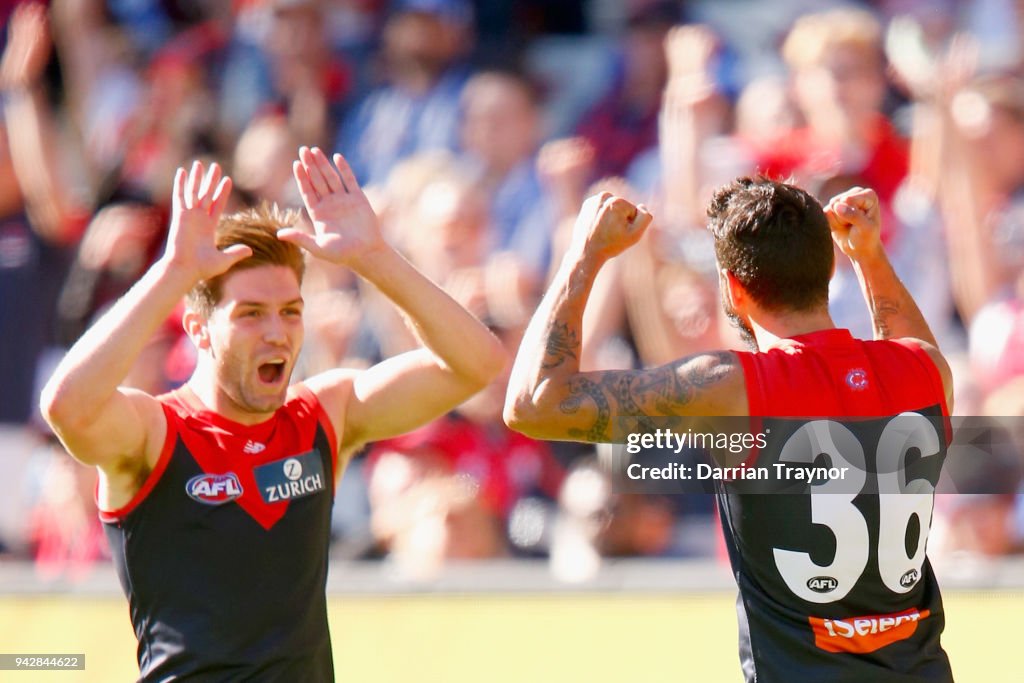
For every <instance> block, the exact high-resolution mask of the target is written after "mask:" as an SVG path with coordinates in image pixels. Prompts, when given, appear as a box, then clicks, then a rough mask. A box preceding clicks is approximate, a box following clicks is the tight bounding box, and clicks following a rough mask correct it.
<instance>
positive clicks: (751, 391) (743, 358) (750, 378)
mask: <svg viewBox="0 0 1024 683" xmlns="http://www.w3.org/2000/svg"><path fill="white" fill-rule="evenodd" d="M733 353H734V354H736V357H737V358H739V359H740V365H741V366H742V368H743V384H744V387H745V389H746V392H747V414H749V415H750V416H751V417H754V416H756V417H763V415H762V408H763V407H764V402H763V401H762V400H761V382H760V381H758V379H759V378H758V373H757V365H756V363H755V362H754V355H753V354H752V353H747V352H746V351H733Z"/></svg>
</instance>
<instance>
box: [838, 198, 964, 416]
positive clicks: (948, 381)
mask: <svg viewBox="0 0 1024 683" xmlns="http://www.w3.org/2000/svg"><path fill="white" fill-rule="evenodd" d="M825 215H826V216H827V217H828V223H829V227H830V228H831V229H832V239H833V240H835V243H836V244H837V245H838V246H839V249H840V250H841V251H842V252H843V253H844V254H846V256H847V257H849V259H850V261H852V262H853V269H854V272H856V273H857V279H858V280H859V281H860V287H861V291H862V292H863V293H864V300H865V301H866V302H867V305H868V309H869V310H870V311H871V322H872V325H873V326H874V329H875V339H899V338H903V339H909V340H913V341H914V342H916V343H918V345H919V346H921V347H922V348H923V349H925V351H927V352H928V355H929V356H931V358H932V360H933V361H934V362H935V365H936V367H938V369H939V373H940V374H941V375H942V383H943V386H944V388H945V390H946V395H947V400H948V401H949V405H950V406H952V395H953V380H952V373H951V372H950V370H949V365H948V364H947V363H946V360H945V358H943V356H942V354H941V353H940V352H939V349H938V343H937V342H936V341H935V336H934V335H933V334H932V331H931V328H929V327H928V321H926V320H925V319H924V316H923V315H922V314H921V310H920V309H919V308H918V307H917V303H916V302H915V301H914V298H913V297H912V296H910V292H908V291H907V288H906V287H904V286H903V282H902V281H900V278H899V276H897V275H896V271H895V270H893V267H892V264H891V263H889V257H888V256H886V254H885V249H884V248H883V247H882V239H881V237H880V235H881V214H880V211H879V203H878V196H877V195H876V194H875V192H874V190H868V189H864V188H861V187H855V188H853V189H851V190H848V191H846V192H844V193H842V194H840V195H836V196H835V197H833V198H832V199H831V200H830V201H829V203H828V206H827V207H826V208H825Z"/></svg>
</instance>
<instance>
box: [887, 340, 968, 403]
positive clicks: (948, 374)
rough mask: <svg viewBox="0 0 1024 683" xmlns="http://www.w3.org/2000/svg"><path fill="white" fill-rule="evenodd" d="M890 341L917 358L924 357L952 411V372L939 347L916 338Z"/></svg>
mask: <svg viewBox="0 0 1024 683" xmlns="http://www.w3.org/2000/svg"><path fill="white" fill-rule="evenodd" d="M890 341H892V342H894V343H896V344H899V345H900V346H902V347H903V348H905V349H908V350H909V351H912V352H914V353H915V354H917V355H918V357H921V356H925V357H927V358H928V360H930V361H931V363H932V365H933V366H934V367H935V369H936V370H937V371H938V373H939V378H940V379H941V380H942V388H943V391H944V393H945V394H946V399H947V402H948V403H949V405H948V407H949V408H950V409H952V400H953V370H952V369H951V368H950V366H949V361H947V360H946V357H945V356H944V355H943V354H942V351H940V350H939V347H937V346H936V345H935V344H932V343H931V342H927V341H925V340H923V339H918V338H916V337H900V338H898V339H892V340H890Z"/></svg>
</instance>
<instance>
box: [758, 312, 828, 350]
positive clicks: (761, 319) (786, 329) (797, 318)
mask: <svg viewBox="0 0 1024 683" xmlns="http://www.w3.org/2000/svg"><path fill="white" fill-rule="evenodd" d="M749 322H750V327H751V329H753V331H754V339H756V340H757V348H758V349H761V350H764V349H767V348H769V347H771V346H774V345H775V344H776V343H777V342H778V341H779V340H780V339H787V338H789V337H796V336H798V335H801V334H809V333H811V332H818V331H821V330H831V329H834V328H835V326H836V324H835V322H833V321H832V316H831V315H829V313H828V308H827V307H822V308H821V309H819V310H814V311H809V312H803V311H798V312H786V313H766V312H764V311H762V312H760V314H759V315H757V316H751V318H750V321H749Z"/></svg>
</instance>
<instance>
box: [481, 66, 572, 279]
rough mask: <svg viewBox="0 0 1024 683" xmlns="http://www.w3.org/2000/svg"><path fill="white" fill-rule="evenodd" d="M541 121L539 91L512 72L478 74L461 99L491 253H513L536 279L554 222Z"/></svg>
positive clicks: (545, 261)
mask: <svg viewBox="0 0 1024 683" xmlns="http://www.w3.org/2000/svg"><path fill="white" fill-rule="evenodd" d="M540 115H541V109H540V101H539V99H538V93H537V91H536V89H535V87H534V86H533V85H532V84H531V83H530V82H529V80H527V78H526V77H525V76H523V75H520V74H517V73H514V72H501V71H488V72H483V73H479V74H477V75H475V76H473V78H471V79H470V80H469V82H468V83H467V84H466V87H465V89H464V90H463V93H462V128H461V138H462V148H463V151H464V155H465V156H466V158H467V159H468V161H469V164H470V168H471V171H472V172H473V173H474V174H475V175H476V176H477V177H478V181H479V183H480V187H481V189H482V190H483V192H484V193H485V194H486V196H487V197H488V200H489V203H490V223H491V231H492V236H491V244H490V250H491V251H492V252H497V251H510V252H512V253H513V254H514V255H515V256H516V257H517V258H518V259H519V261H520V262H521V263H522V264H523V266H525V267H526V268H527V270H529V271H530V272H532V273H534V274H535V275H536V276H538V277H541V276H543V274H544V273H545V272H546V270H547V265H548V259H549V255H550V254H549V251H550V241H551V226H552V225H553V223H554V222H555V215H554V208H553V206H552V204H551V201H550V199H549V198H548V196H547V195H546V193H545V192H544V190H543V189H542V187H541V180H540V176H539V174H538V173H537V166H536V152H537V147H538V145H539V143H540V139H541V137H542V133H541V128H540V126H541V121H540Z"/></svg>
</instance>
